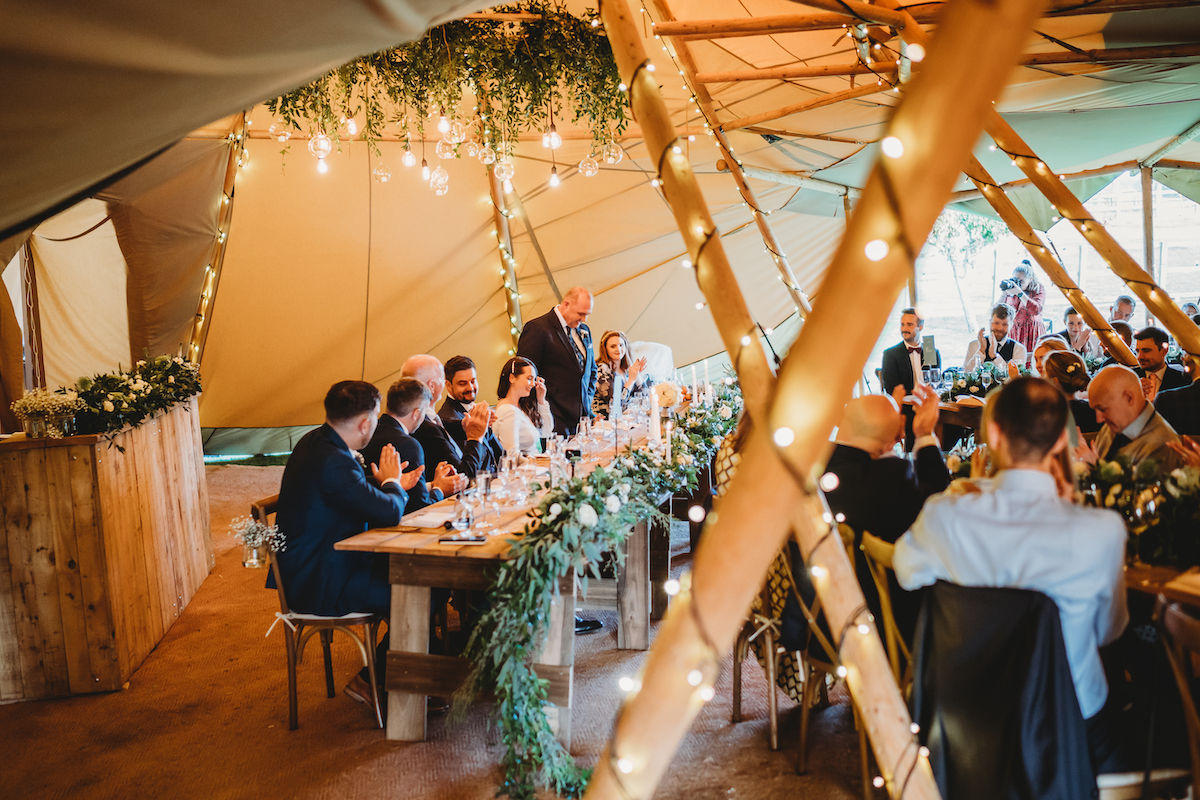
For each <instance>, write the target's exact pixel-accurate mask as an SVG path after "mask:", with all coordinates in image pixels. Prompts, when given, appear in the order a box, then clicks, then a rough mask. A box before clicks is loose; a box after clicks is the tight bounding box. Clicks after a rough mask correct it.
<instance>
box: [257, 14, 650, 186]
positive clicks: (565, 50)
mask: <svg viewBox="0 0 1200 800" xmlns="http://www.w3.org/2000/svg"><path fill="white" fill-rule="evenodd" d="M517 15H519V16H517ZM530 15H534V16H533V17H532V18H531V16H530ZM488 17H489V18H486V19H480V18H476V19H464V20H458V21H455V22H450V23H447V24H445V25H442V26H440V27H437V28H433V29H431V30H430V31H429V32H428V33H427V34H426V35H425V37H424V38H422V39H420V40H419V41H416V42H412V43H409V44H405V45H402V46H400V47H397V48H394V49H391V50H385V51H382V52H379V53H374V54H372V55H369V56H364V57H362V58H359V59H356V60H354V61H351V62H350V63H348V64H344V65H342V66H341V67H339V68H338V69H335V70H334V71H332V72H330V73H329V74H328V75H325V76H324V77H322V78H319V79H317V80H315V81H313V82H312V83H310V84H308V85H307V86H302V87H300V88H298V89H296V90H294V91H292V92H289V93H288V94H285V95H283V96H282V97H279V98H276V99H274V100H271V101H268V102H267V108H268V109H270V111H271V113H272V114H274V115H276V116H277V117H278V118H279V120H280V121H281V122H277V123H275V124H273V125H272V126H271V134H272V136H274V137H275V138H276V139H277V140H278V141H280V142H286V141H287V138H288V137H290V136H291V132H292V130H296V131H301V130H307V131H308V133H309V134H310V136H313V137H319V136H322V135H323V136H327V137H329V139H332V140H335V141H337V140H340V139H342V138H347V137H348V138H355V137H358V138H361V139H364V140H366V141H367V142H369V143H370V144H371V145H372V147H374V146H375V142H377V141H378V140H379V139H380V138H382V137H383V135H384V134H385V133H386V132H388V127H389V125H394V126H395V127H396V128H397V131H398V134H399V135H400V136H401V137H402V138H404V139H406V140H408V141H410V142H411V140H412V138H413V135H414V131H415V134H416V137H417V138H423V137H424V134H425V126H426V125H427V124H431V122H432V124H435V125H436V126H437V130H438V131H439V132H440V133H442V134H443V136H444V141H446V142H447V143H448V146H453V147H454V148H455V155H457V154H458V153H457V150H458V148H459V147H460V146H461V145H462V144H463V143H464V142H469V144H467V147H466V150H467V154H468V155H475V154H476V152H480V151H481V150H482V149H483V148H491V149H492V150H493V151H498V152H500V153H501V154H505V153H510V152H511V149H512V144H513V141H514V140H515V139H516V136H517V134H518V133H519V132H520V131H523V130H532V129H548V128H549V126H550V125H551V124H552V123H553V119H554V118H562V114H563V109H564V107H567V108H569V109H570V113H571V116H570V119H571V120H572V121H573V122H574V123H575V124H576V125H579V126H582V127H587V128H588V129H590V130H591V132H592V137H593V141H594V142H596V144H597V146H602V145H603V144H604V143H605V142H607V141H609V140H611V138H612V137H613V136H614V135H615V134H616V133H619V132H620V131H623V130H624V129H625V127H626V125H627V124H628V118H627V116H626V111H625V109H626V97H625V94H624V91H623V89H622V86H621V83H620V77H619V75H618V73H617V67H616V63H615V62H614V61H613V56H612V48H611V47H610V45H609V42H608V38H607V37H606V36H605V34H604V30H603V28H601V27H600V20H599V17H598V15H597V14H596V12H594V11H591V10H589V11H587V12H585V14H584V15H583V16H581V17H576V16H573V15H572V14H570V13H568V12H567V10H566V9H565V7H564V6H563V5H561V4H560V3H557V2H527V3H521V4H518V5H509V6H500V7H497V8H494V9H492V10H491V12H489V15H488ZM506 17H507V18H506ZM472 98H473V102H471V105H470V106H468V104H467V101H468V100H471V99H472ZM468 109H469V110H468ZM360 114H363V115H364V116H365V123H364V126H363V129H362V130H361V131H359V130H358V126H357V122H356V121H355V120H356V119H357V118H358V117H359V116H360ZM472 129H473V130H474V133H475V135H476V136H477V138H478V141H476V140H475V139H472V138H470V131H471V130H472ZM439 144H441V143H439ZM321 146H323V143H322V145H321ZM314 155H318V157H319V158H321V157H323V156H320V155H319V154H317V153H315V152H314ZM480 160H481V161H483V162H484V163H490V161H488V160H486V159H485V158H484V157H483V156H482V155H481V158H480Z"/></svg>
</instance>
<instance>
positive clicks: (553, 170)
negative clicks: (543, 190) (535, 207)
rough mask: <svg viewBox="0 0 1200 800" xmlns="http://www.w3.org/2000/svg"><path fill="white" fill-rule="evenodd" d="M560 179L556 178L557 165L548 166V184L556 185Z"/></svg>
mask: <svg viewBox="0 0 1200 800" xmlns="http://www.w3.org/2000/svg"><path fill="white" fill-rule="evenodd" d="M560 183H562V181H560V180H559V179H558V167H551V168H550V185H551V186H558V185H559V184H560Z"/></svg>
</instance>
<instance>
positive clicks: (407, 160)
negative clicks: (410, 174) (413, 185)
mask: <svg viewBox="0 0 1200 800" xmlns="http://www.w3.org/2000/svg"><path fill="white" fill-rule="evenodd" d="M400 163H401V164H403V165H404V166H406V167H415V166H416V165H417V154H416V153H414V152H413V151H412V150H410V149H408V148H407V147H405V148H404V155H402V156H400Z"/></svg>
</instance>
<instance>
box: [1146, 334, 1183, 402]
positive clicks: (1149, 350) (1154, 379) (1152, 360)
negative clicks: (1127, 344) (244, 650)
mask: <svg viewBox="0 0 1200 800" xmlns="http://www.w3.org/2000/svg"><path fill="white" fill-rule="evenodd" d="M1133 340H1134V342H1136V343H1137V347H1136V348H1135V350H1134V354H1135V355H1136V356H1137V360H1138V368H1137V369H1136V370H1134V371H1135V372H1137V374H1138V377H1139V378H1141V384H1142V394H1144V395H1146V399H1147V400H1149V401H1150V402H1151V403H1153V402H1154V399H1155V397H1157V396H1158V393H1159V392H1160V391H1162V390H1164V389H1181V388H1183V387H1184V386H1187V385H1188V384H1190V383H1191V381H1190V380H1188V376H1187V373H1186V372H1184V371H1183V370H1182V369H1180V368H1179V367H1177V366H1175V365H1174V364H1168V363H1167V348H1168V344H1167V343H1168V341H1169V339H1168V337H1167V332H1166V331H1164V330H1163V329H1162V328H1156V327H1154V326H1153V325H1151V326H1150V327H1149V328H1142V329H1141V330H1140V331H1138V332H1137V333H1136V334H1135V335H1134V337H1133Z"/></svg>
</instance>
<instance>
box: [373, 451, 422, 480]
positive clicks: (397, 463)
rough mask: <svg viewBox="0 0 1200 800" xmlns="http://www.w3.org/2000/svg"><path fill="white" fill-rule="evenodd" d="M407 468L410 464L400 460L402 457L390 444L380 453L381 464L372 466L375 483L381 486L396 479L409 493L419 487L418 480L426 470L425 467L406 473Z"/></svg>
mask: <svg viewBox="0 0 1200 800" xmlns="http://www.w3.org/2000/svg"><path fill="white" fill-rule="evenodd" d="M407 466H408V462H407V461H401V460H400V455H399V454H398V453H397V452H396V448H395V447H393V446H392V445H390V444H388V445H384V447H383V450H382V451H380V453H379V464H372V465H371V475H373V476H374V477H375V482H376V483H378V484H380V485H381V486H382V485H383V482H384V481H387V480H391V479H393V478H394V479H396V480H398V481H400V487H401V488H402V489H404V491H406V492H407V491H408V490H409V489H411V488H412V487H414V486H416V485H417V479H418V478H420V477H421V473H422V472H423V471H424V470H425V467H424V466H420V467H417V468H416V469H414V470H412V471H411V472H404V468H405V467H407Z"/></svg>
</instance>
